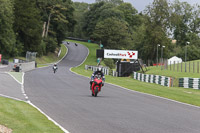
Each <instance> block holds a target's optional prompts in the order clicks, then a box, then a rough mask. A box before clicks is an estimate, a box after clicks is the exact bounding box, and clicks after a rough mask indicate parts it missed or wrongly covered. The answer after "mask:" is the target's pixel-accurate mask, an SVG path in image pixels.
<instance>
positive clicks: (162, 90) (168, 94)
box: [68, 40, 200, 106]
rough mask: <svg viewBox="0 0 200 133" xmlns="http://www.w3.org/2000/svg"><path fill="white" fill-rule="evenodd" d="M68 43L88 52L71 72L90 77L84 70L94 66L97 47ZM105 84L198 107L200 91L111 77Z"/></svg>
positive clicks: (88, 72)
mask: <svg viewBox="0 0 200 133" xmlns="http://www.w3.org/2000/svg"><path fill="white" fill-rule="evenodd" d="M68 41H70V42H77V43H81V44H83V45H85V46H86V47H88V49H89V50H90V53H89V55H88V58H87V59H86V61H85V62H84V63H83V64H82V65H81V66H79V67H76V68H72V71H74V72H76V73H78V74H81V75H84V76H87V77H90V76H91V74H92V71H87V70H85V69H84V67H85V65H94V64H95V61H96V53H95V51H96V49H97V48H98V45H96V44H92V43H86V42H79V41H71V40H68ZM106 82H108V83H112V84H116V85H119V86H122V87H125V88H128V89H131V90H135V91H139V92H143V93H148V94H153V95H156V96H161V97H164V98H169V99H173V100H176V101H180V102H184V103H188V104H192V105H196V106H200V91H199V90H193V89H185V88H179V87H171V88H169V87H164V86H160V85H157V84H150V83H145V82H140V81H138V80H134V79H133V78H130V77H112V76H106Z"/></svg>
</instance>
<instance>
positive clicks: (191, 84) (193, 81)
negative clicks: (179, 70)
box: [179, 78, 200, 89]
mask: <svg viewBox="0 0 200 133" xmlns="http://www.w3.org/2000/svg"><path fill="white" fill-rule="evenodd" d="M179 87H184V88H193V89H200V78H179Z"/></svg>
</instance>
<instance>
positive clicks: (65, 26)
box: [37, 0, 76, 46]
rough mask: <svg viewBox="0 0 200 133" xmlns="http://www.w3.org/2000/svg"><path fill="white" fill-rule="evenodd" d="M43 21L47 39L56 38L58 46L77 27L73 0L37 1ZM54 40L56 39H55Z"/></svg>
mask: <svg viewBox="0 0 200 133" xmlns="http://www.w3.org/2000/svg"><path fill="white" fill-rule="evenodd" d="M37 6H38V8H39V9H40V11H41V16H42V20H43V21H44V22H45V23H46V30H45V32H46V37H47V35H50V37H53V38H54V37H55V38H56V40H57V44H58V46H59V45H60V44H61V43H62V41H63V40H64V39H65V38H66V36H67V32H71V31H72V30H73V27H74V25H75V23H76V22H75V20H74V18H73V11H74V8H73V6H72V1H71V0H56V1H55V0H37ZM53 40H54V39H53Z"/></svg>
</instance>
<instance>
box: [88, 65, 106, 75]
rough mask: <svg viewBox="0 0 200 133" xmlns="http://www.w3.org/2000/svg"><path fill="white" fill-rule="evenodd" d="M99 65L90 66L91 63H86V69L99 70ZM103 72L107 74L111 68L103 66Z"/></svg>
mask: <svg viewBox="0 0 200 133" xmlns="http://www.w3.org/2000/svg"><path fill="white" fill-rule="evenodd" d="M97 68H98V67H97V66H89V65H85V69H86V70H92V71H93V72H94V71H96V70H97ZM102 72H103V73H104V74H105V75H109V68H108V67H102Z"/></svg>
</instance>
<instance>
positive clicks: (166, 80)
mask: <svg viewBox="0 0 200 133" xmlns="http://www.w3.org/2000/svg"><path fill="white" fill-rule="evenodd" d="M133 78H134V79H136V80H140V81H142V82H147V83H155V84H159V85H162V86H167V87H172V86H173V78H171V77H166V76H160V75H149V74H143V73H137V72H133Z"/></svg>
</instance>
